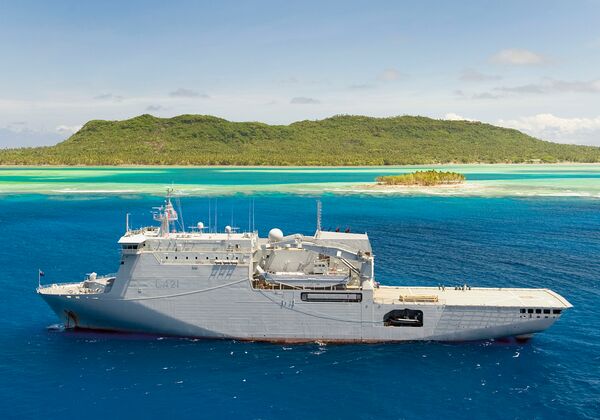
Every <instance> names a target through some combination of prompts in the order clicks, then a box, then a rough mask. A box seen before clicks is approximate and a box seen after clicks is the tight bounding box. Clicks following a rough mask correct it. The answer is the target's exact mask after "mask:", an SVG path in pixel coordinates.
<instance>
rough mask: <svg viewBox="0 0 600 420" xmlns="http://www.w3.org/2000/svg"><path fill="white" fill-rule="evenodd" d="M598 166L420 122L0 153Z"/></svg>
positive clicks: (562, 151) (534, 142) (116, 133)
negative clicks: (535, 163) (579, 163)
mask: <svg viewBox="0 0 600 420" xmlns="http://www.w3.org/2000/svg"><path fill="white" fill-rule="evenodd" d="M529 161H534V162H557V161H571V162H599V161H600V148H597V147H591V146H573V145H565V144H557V143H551V142H547V141H542V140H538V139H535V138H533V137H530V136H528V135H525V134H523V133H521V132H519V131H517V130H511V129H507V128H500V127H495V126H493V125H489V124H483V123H479V122H468V121H445V120H434V119H430V118H425V117H410V116H402V117H393V118H370V117H361V116H335V117H332V118H327V119H324V120H320V121H299V122H295V123H293V124H290V125H267V124H262V123H257V122H243V123H239V122H230V121H226V120H224V119H221V118H216V117H211V116H204V115H180V116H178V117H174V118H157V117H153V116H151V115H141V116H139V117H136V118H132V119H129V120H125V121H99V120H95V121H90V122H88V123H87V124H86V125H85V126H84V127H83V128H82V129H81V130H79V131H78V132H77V133H75V134H73V135H72V136H71V137H70V138H69V139H67V140H65V141H63V142H62V143H59V144H57V145H55V146H51V147H38V148H23V149H6V150H2V151H0V164H4V165H126V164H147V165H159V164H160V165H396V164H422V163H451V162H456V163H471V162H488V163H499V162H514V163H518V162H529Z"/></svg>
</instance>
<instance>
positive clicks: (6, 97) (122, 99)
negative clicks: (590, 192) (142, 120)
mask: <svg viewBox="0 0 600 420" xmlns="http://www.w3.org/2000/svg"><path fill="white" fill-rule="evenodd" d="M144 113H149V114H152V115H155V116H159V117H172V116H175V115H179V114H210V115H216V116H219V117H222V118H226V119H228V120H232V121H261V122H266V123H270V124H289V123H291V122H294V121H298V120H305V119H322V118H326V117H329V116H332V115H336V114H352V115H369V116H375V117H386V116H395V115H423V116H428V117H432V118H443V119H469V120H470V119H472V120H478V121H484V122H488V123H491V124H496V125H500V126H504V127H512V128H517V129H519V130H522V131H524V132H526V133H528V134H531V135H533V136H536V137H539V138H542V139H545V140H551V141H556V142H561V143H577V144H591V145H598V146H600V0H581V1H580V0H573V1H552V0H547V1H537V2H532V1H523V0H521V1H511V0H506V1H495V2H491V1H485V0H480V1H452V2H449V1H427V0H424V1H400V0H396V1H376V0H371V1H352V0H345V1H326V0H321V1H312V0H304V1H302V2H285V1H261V0H253V1H237V2H232V1H227V0H221V1H211V2H208V1H204V2H203V1H193V2H192V1H189V2H188V1H175V0H173V1H164V0H163V1H151V0H148V1H144V2H141V1H134V0H131V1H110V0H104V1H102V2H87V1H81V0H79V1H62V0H53V1H41V0H40V1H28V0H19V1H17V0H13V1H9V0H0V147H18V146H32V145H46V144H55V143H57V142H59V141H62V140H64V139H66V138H68V137H69V136H70V135H71V134H72V133H74V132H75V131H77V130H78V129H79V128H80V127H81V126H82V125H83V124H85V123H86V122H87V121H89V120H93V119H106V120H122V119H127V118H131V117H134V116H137V115H140V114H144Z"/></svg>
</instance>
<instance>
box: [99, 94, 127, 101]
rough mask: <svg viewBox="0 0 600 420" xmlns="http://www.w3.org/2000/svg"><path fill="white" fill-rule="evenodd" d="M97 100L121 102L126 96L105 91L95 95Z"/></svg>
mask: <svg viewBox="0 0 600 420" xmlns="http://www.w3.org/2000/svg"><path fill="white" fill-rule="evenodd" d="M94 99H96V100H97V101H116V102H121V101H122V100H123V99H124V98H123V97H122V96H121V95H114V94H112V93H103V94H101V95H97V96H94Z"/></svg>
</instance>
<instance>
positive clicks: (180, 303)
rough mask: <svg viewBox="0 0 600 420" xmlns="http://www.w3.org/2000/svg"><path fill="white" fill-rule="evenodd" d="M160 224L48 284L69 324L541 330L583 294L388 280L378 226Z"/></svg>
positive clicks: (183, 328) (507, 333)
mask: <svg viewBox="0 0 600 420" xmlns="http://www.w3.org/2000/svg"><path fill="white" fill-rule="evenodd" d="M154 219H155V220H156V221H158V222H160V226H156V227H144V228H141V229H136V230H132V229H129V227H128V225H129V223H127V229H126V232H125V234H124V235H123V236H122V237H121V238H120V239H119V242H118V243H119V244H120V246H121V249H122V251H121V258H120V266H119V270H118V272H117V273H116V274H114V275H104V276H99V275H97V274H96V273H91V274H89V275H88V276H87V278H86V279H85V280H83V281H80V282H75V283H60V284H49V285H40V286H39V287H38V288H37V293H38V294H39V295H40V296H41V297H42V298H43V299H44V300H45V301H46V302H47V303H48V305H49V306H50V307H51V308H52V310H53V311H54V312H55V313H56V314H57V315H58V317H59V318H60V320H61V322H62V323H64V325H65V327H67V328H85V329H95V330H110V331H125V332H137V333H151V334H159V335H170V336H185V337H206V338H229V339H240V340H261V341H280V342H308V341H323V342H393V341H414V340H436V341H465V340H480V339H491V338H500V337H517V338H529V337H531V335H532V334H533V333H537V332H540V331H543V330H545V329H546V328H548V327H550V326H551V325H552V324H554V322H556V320H557V319H558V318H560V317H561V315H562V314H563V313H564V311H565V310H566V309H567V308H570V307H571V304H570V303H569V302H568V301H567V300H566V299H565V298H563V297H562V296H560V295H559V294H557V293H555V292H553V291H552V290H549V289H524V288H504V287H498V288H478V287H477V288H476V287H469V286H466V285H463V286H454V287H445V286H438V287H410V286H402V287H396V286H383V285H379V283H377V282H376V281H375V276H374V270H373V269H374V255H373V251H372V249H371V244H370V242H369V238H368V236H367V234H357V233H348V232H329V231H323V230H321V227H320V204H319V208H318V219H317V229H316V232H315V234H314V236H304V235H300V234H292V235H287V236H284V234H283V233H282V232H281V230H279V229H276V228H275V229H271V231H270V232H269V235H268V237H267V238H260V237H259V236H258V233H257V232H256V231H255V230H254V229H251V230H252V231H251V232H246V233H238V232H236V230H235V229H232V228H231V227H230V226H227V227H225V229H224V230H223V231H222V232H218V231H216V229H206V228H205V227H204V225H203V224H202V223H198V225H197V226H196V227H195V228H194V229H191V230H190V229H188V231H185V230H183V229H175V224H176V223H175V222H176V221H177V220H178V214H177V212H176V210H175V208H174V207H173V204H172V203H171V198H170V196H168V197H167V199H166V201H165V204H164V205H163V206H162V207H159V208H157V209H156V212H155V214H154Z"/></svg>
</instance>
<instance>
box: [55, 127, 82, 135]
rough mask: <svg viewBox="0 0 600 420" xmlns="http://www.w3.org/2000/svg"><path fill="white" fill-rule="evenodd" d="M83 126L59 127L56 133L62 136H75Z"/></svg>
mask: <svg viewBox="0 0 600 420" xmlns="http://www.w3.org/2000/svg"><path fill="white" fill-rule="evenodd" d="M81 127H82V126H81V125H59V126H58V127H56V132H57V133H61V134H74V133H76V132H78V131H79V130H81Z"/></svg>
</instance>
